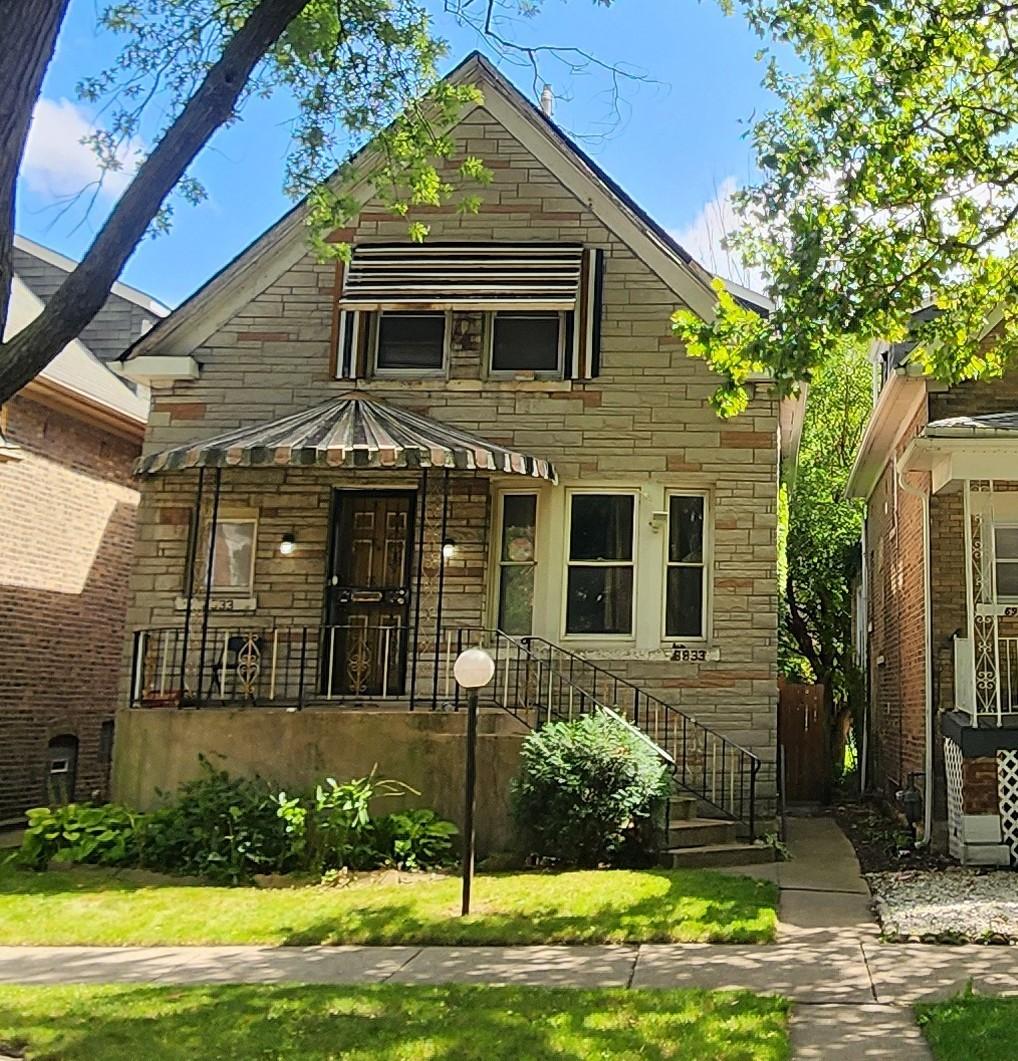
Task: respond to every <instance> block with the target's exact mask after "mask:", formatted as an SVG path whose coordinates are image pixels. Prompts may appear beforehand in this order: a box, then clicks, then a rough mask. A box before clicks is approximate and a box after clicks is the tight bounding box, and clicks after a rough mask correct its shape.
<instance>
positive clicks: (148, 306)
mask: <svg viewBox="0 0 1018 1061" xmlns="http://www.w3.org/2000/svg"><path fill="white" fill-rule="evenodd" d="M14 246H15V247H17V249H18V250H19V251H23V252H24V253H25V254H31V255H32V256H33V257H34V258H38V259H39V260H40V261H43V262H46V264H47V265H52V266H53V267H54V268H55V269H59V270H60V271H61V272H64V273H72V272H74V270H75V269H76V268H77V266H78V263H77V262H76V261H75V260H74V259H73V258H68V257H67V256H66V255H64V254H60V253H59V252H58V251H55V250H53V249H52V248H51V247H44V246H43V245H42V244H41V243H36V242H35V240H31V239H27V238H26V237H25V236H19V235H18V234H17V233H15V234H14ZM110 294H111V295H116V296H117V297H118V298H122V299H124V300H125V301H126V302H133V303H134V305H136V306H140V307H141V308H142V309H144V310H147V311H148V312H149V313H151V314H153V315H154V316H156V317H165V316H167V314H169V312H170V307H169V306H167V305H166V304H165V303H163V302H160V301H159V299H157V298H153V297H152V296H151V295H146V294H145V292H144V291H139V290H138V289H137V288H136V287H131V286H129V285H128V284H122V283H121V282H120V281H119V280H118V281H117V282H116V283H114V285H113V286H112V287H111V288H110Z"/></svg>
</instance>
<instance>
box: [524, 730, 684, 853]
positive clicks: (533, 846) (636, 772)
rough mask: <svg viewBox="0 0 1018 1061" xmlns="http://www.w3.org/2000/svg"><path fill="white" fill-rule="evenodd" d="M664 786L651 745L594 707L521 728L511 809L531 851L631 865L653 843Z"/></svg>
mask: <svg viewBox="0 0 1018 1061" xmlns="http://www.w3.org/2000/svg"><path fill="white" fill-rule="evenodd" d="M667 792H668V776H667V770H666V768H665V765H664V763H663V762H662V761H661V759H660V758H659V757H658V755H657V754H656V753H655V751H654V750H653V748H651V747H650V746H649V745H648V744H647V743H646V742H645V741H644V740H642V739H641V738H640V736H639V734H637V733H634V732H633V731H632V730H631V729H630V728H629V727H628V726H626V725H625V724H624V723H623V722H622V721H620V720H619V719H616V718H613V717H611V716H610V715H606V714H596V715H588V716H585V717H583V718H580V719H576V720H575V721H572V722H554V723H551V724H550V725H548V726H545V727H544V728H543V729H541V730H538V731H537V732H535V733H531V734H528V735H527V737H526V739H525V740H524V742H523V748H522V750H521V754H520V774H519V777H518V778H517V779H516V781H515V782H514V784H513V809H514V814H515V818H516V823H517V826H518V828H519V830H520V832H521V835H522V838H523V840H524V842H525V844H526V845H527V850H528V851H529V853H531V854H533V855H536V856H538V857H540V858H542V859H549V860H553V861H555V862H557V863H560V864H562V865H566V866H584V867H592V866H599V865H606V864H607V865H633V864H635V863H639V862H641V861H646V860H647V859H648V857H649V855H650V853H651V851H652V849H653V846H654V836H653V833H654V829H653V824H654V816H655V814H656V812H657V810H658V809H659V808H660V806H661V802H662V800H663V799H664V798H665V797H666V796H667Z"/></svg>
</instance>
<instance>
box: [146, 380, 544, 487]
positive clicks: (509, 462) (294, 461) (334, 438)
mask: <svg viewBox="0 0 1018 1061" xmlns="http://www.w3.org/2000/svg"><path fill="white" fill-rule="evenodd" d="M307 465H322V466H326V467H330V468H458V469H462V470H465V471H489V472H502V473H505V474H513V475H527V476H531V477H532V478H536V479H547V480H548V481H549V482H556V481H557V480H556V475H555V468H554V466H553V465H552V463H551V462H550V461H548V460H545V459H544V458H542V457H534V456H531V455H530V454H528V453H521V452H519V451H517V450H512V449H507V448H506V447H504V446H500V445H498V444H497V443H495V442H489V441H488V440H487V439H484V438H481V437H479V436H478V435H473V434H471V433H470V432H469V431H464V430H462V429H460V428H457V427H453V426H451V425H450V424H443V423H441V422H439V421H438V420H432V419H431V417H428V416H422V415H421V414H420V413H413V412H411V411H410V410H409V409H399V408H396V407H395V406H391V405H386V404H384V403H383V402H379V401H374V400H373V399H370V398H365V397H363V396H361V395H359V394H347V395H344V396H343V397H341V398H333V399H331V400H330V401H328V402H325V403H323V404H322V405H317V406H315V407H314V408H312V409H307V410H305V411H303V412H299V413H294V414H292V415H291V416H286V417H283V418H282V419H281V420H273V421H270V422H268V423H263V424H256V425H255V426H253V427H242V428H238V429H237V430H235V431H229V432H227V433H226V434H222V435H217V436H216V437H215V438H210V439H206V440H204V441H200V442H193V443H188V444H187V445H184V446H176V447H174V448H173V449H167V450H162V451H161V452H159V453H152V454H149V455H148V456H146V457H142V458H141V459H140V460H139V461H138V462H137V464H136V465H135V473H136V474H137V475H156V474H158V473H160V472H169V471H185V470H187V469H190V468H223V467H232V466H239V467H252V468H256V467H292V466H307Z"/></svg>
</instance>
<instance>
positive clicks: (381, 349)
mask: <svg viewBox="0 0 1018 1061" xmlns="http://www.w3.org/2000/svg"><path fill="white" fill-rule="evenodd" d="M376 318H377V319H376V321H375V369H376V371H379V372H383V373H384V372H396V373H402V372H408V373H413V372H441V371H442V370H443V369H444V367H445V330H446V329H445V323H446V319H445V318H446V315H445V313H401V312H390V311H388V310H383V311H382V312H380V313H378V314H377V315H376Z"/></svg>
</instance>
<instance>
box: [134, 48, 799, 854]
mask: <svg viewBox="0 0 1018 1061" xmlns="http://www.w3.org/2000/svg"><path fill="white" fill-rule="evenodd" d="M450 77H452V78H455V79H457V80H461V81H464V82H468V83H472V84H476V85H478V86H479V87H480V88H481V90H482V92H483V95H484V100H483V103H478V104H476V105H473V106H471V107H469V108H467V109H466V110H465V111H464V112H463V113H462V115H461V116H460V118H459V119H458V121H457V122H456V124H455V126H454V127H453V128H452V129H451V130H449V135H450V137H451V138H452V140H453V142H454V144H455V151H454V152H453V156H452V158H451V159H450V160H449V162H448V167H449V174H450V178H451V179H454V174H455V170H456V168H457V167H458V166H459V164H460V163H461V162H462V159H463V157H464V156H465V155H466V154H468V153H469V154H473V155H478V156H480V157H481V158H482V159H483V160H484V162H485V164H486V165H487V166H489V167H490V169H491V170H492V172H493V174H494V179H493V181H492V182H491V183H490V184H488V185H485V186H483V187H481V188H480V189H479V195H480V198H481V205H480V209H479V211H478V212H477V213H476V214H473V213H462V212H459V211H457V210H456V209H455V207H452V206H450V207H449V208H443V209H431V210H428V211H422V212H421V214H422V217H423V218H424V220H426V222H427V224H428V225H429V226H430V233H429V235H428V238H427V240H426V241H425V242H424V243H423V244H420V245H417V244H412V243H410V242H409V241H408V240H407V236H406V222H405V220H402V219H399V218H395V217H393V216H392V214H390V213H389V212H387V211H386V210H385V209H383V208H382V206H381V204H380V203H379V202H378V201H377V199H376V197H375V196H374V193H373V190H372V188H371V183H370V172H371V161H372V159H371V152H370V149H368V150H367V151H365V152H362V154H361V155H360V156H358V158H357V160H356V163H355V176H354V177H353V178H352V179H351V184H350V186H349V188H348V189H347V190H348V191H349V192H350V194H352V195H353V196H354V197H355V198H356V199H357V201H358V202H359V203H360V204H361V207H360V211H359V213H358V214H357V215H356V216H355V217H353V218H352V219H351V221H350V222H349V225H348V227H347V228H345V229H343V230H342V231H339V232H337V233H335V234H334V236H333V238H334V239H335V240H336V241H342V242H344V243H347V244H349V245H350V246H351V248H352V256H351V258H350V260H349V262H348V263H339V264H336V263H326V264H322V263H320V262H318V261H317V260H316V259H315V258H314V257H313V256H312V255H311V254H310V253H309V251H308V248H307V244H306V233H305V229H304V225H303V211H302V208H301V207H298V208H296V209H295V210H294V211H293V212H291V213H290V214H289V215H287V216H286V217H284V218H283V219H282V220H281V221H280V222H279V223H278V224H277V225H275V226H274V227H273V228H271V229H270V230H269V231H268V232H267V233H265V235H263V236H262V237H261V238H260V239H259V240H257V241H256V242H255V243H254V244H252V246H251V247H249V248H248V250H246V251H245V252H244V253H242V254H241V255H240V256H239V257H238V258H237V259H235V260H234V261H233V262H232V263H231V264H230V265H229V266H227V267H226V268H225V269H224V270H223V271H222V272H221V273H220V274H218V275H217V276H216V277H215V278H214V279H213V280H211V281H210V282H209V283H208V284H207V285H205V287H203V288H202V289H201V290H199V291H198V292H197V293H196V294H195V295H194V296H192V297H191V298H190V299H189V300H188V301H186V302H185V303H184V304H183V305H182V306H181V307H180V308H179V309H178V310H176V311H175V312H174V313H173V314H171V315H170V316H169V317H168V318H166V319H165V320H164V321H162V322H161V323H160V324H159V325H158V326H157V327H156V328H154V329H153V330H152V331H151V332H149V333H148V334H147V335H145V336H144V337H143V338H142V339H141V340H140V341H138V342H137V343H135V345H134V347H133V348H132V350H131V351H130V353H129V354H128V355H127V357H126V358H125V365H124V369H125V371H126V372H127V373H128V374H130V375H131V376H132V377H134V378H136V379H140V380H143V381H145V382H146V383H148V384H150V385H151V386H152V388H153V392H154V401H153V411H152V416H151V419H150V422H149V426H148V430H147V433H146V438H145V446H144V454H145V456H144V458H143V460H142V462H141V464H140V473H141V479H140V487H141V502H140V507H139V521H138V541H137V548H136V555H135V563H134V570H133V575H132V581H131V604H130V610H129V621H128V625H129V628H130V644H129V646H128V650H127V652H126V653H125V665H124V690H123V701H122V703H123V704H125V705H127V704H130V705H131V706H130V707H129V708H128V707H125V708H124V710H123V712H122V716H123V717H122V719H121V721H120V722H119V723H118V726H119V727H120V728H119V729H118V742H117V750H116V778H117V791H118V793H119V794H121V795H122V796H123V798H125V799H131V800H135V801H137V802H140V803H145V802H146V801H150V800H151V799H152V792H153V789H154V786H162V787H164V788H165V787H167V786H168V785H172V784H173V783H175V782H176V781H178V780H180V779H181V778H183V777H185V776H188V775H189V774H190V773H193V771H194V769H195V766H196V755H197V753H198V752H204V753H206V754H209V753H211V752H214V753H217V754H219V755H220V756H221V761H222V762H224V763H225V764H226V765H230V764H231V763H232V764H233V766H234V767H243V768H244V769H248V770H253V771H255V770H256V771H258V772H259V773H261V774H262V775H265V776H271V777H275V778H277V779H280V780H284V781H287V782H288V783H292V782H293V781H295V780H308V779H309V778H310V777H313V776H314V775H315V771H316V770H318V771H321V770H322V769H325V768H326V767H327V768H328V769H329V771H330V772H339V771H340V770H343V769H345V770H348V771H350V772H359V773H363V772H366V771H367V770H369V769H370V768H371V766H372V765H373V764H374V763H378V764H379V769H380V770H382V771H383V772H388V773H390V774H397V776H400V777H402V778H403V779H404V780H407V781H409V782H410V783H412V784H414V785H415V786H416V787H419V788H421V789H422V790H424V792H425V799H426V801H428V802H430V803H431V804H432V805H436V806H439V808H440V809H441V810H442V811H443V813H446V814H448V815H449V816H452V817H458V816H459V799H460V797H459V795H458V792H459V784H460V781H459V779H460V777H461V767H460V766H455V767H454V766H453V765H452V764H453V763H454V762H455V760H454V759H451V758H449V757H448V756H447V755H446V751H448V750H449V749H450V748H458V747H459V744H460V743H461V738H460V739H457V737H456V734H457V733H458V732H459V730H458V729H457V726H458V721H457V719H458V716H457V714H456V711H455V708H456V706H457V705H458V697H457V692H456V688H455V683H454V682H452V679H451V662H452V660H453V659H454V658H455V656H456V654H457V652H458V651H459V650H460V649H461V648H464V647H467V646H468V645H474V644H478V643H481V644H484V645H485V646H486V647H487V648H488V649H489V651H490V652H491V653H492V655H493V656H494V657H495V661H496V675H495V679H494V681H493V682H492V684H491V686H490V687H489V688H488V689H487V690H486V691H485V693H484V697H485V699H484V703H485V705H486V706H487V707H488V708H491V709H492V710H490V711H488V712H487V713H486V714H485V715H484V719H483V721H484V722H485V724H486V725H487V726H488V730H489V732H488V736H490V738H491V741H490V746H489V752H483V749H482V752H483V754H482V765H481V770H482V777H484V776H487V778H488V782H487V783H486V784H482V788H485V789H486V790H488V791H489V792H491V793H493V795H492V796H491V798H492V800H493V801H494V803H493V806H494V805H495V804H497V806H498V808H501V810H500V812H499V813H502V814H503V817H504V808H505V796H506V786H507V783H508V778H509V777H510V776H511V774H512V771H513V768H514V762H515V760H514V755H515V751H516V749H517V748H518V741H519V735H520V733H521V732H522V729H521V727H522V726H525V725H535V724H538V723H540V722H541V721H543V720H547V719H550V718H563V717H570V716H574V715H577V714H582V713H586V712H589V711H591V710H595V709H597V710H601V709H609V710H612V711H615V712H617V713H618V714H620V715H623V716H624V717H625V718H626V719H627V720H629V722H630V723H631V724H633V725H635V726H636V727H637V728H639V729H640V730H641V731H642V732H643V733H644V734H645V736H646V737H647V738H648V739H650V740H652V741H653V742H654V743H655V744H656V746H657V747H658V748H659V749H660V750H661V752H662V754H663V755H664V756H665V757H666V758H667V759H668V761H669V762H670V763H671V764H672V766H673V768H674V770H675V776H676V779H677V783H679V784H683V785H685V786H686V788H687V789H688V790H689V791H691V792H694V793H695V794H697V795H698V796H699V797H700V799H701V802H702V803H706V804H709V805H710V806H711V807H712V808H714V809H715V810H716V812H717V813H718V814H719V815H720V816H722V817H727V818H730V819H733V820H734V821H735V822H737V823H739V825H740V827H741V828H743V829H748V830H749V831H753V830H754V828H755V825H754V822H755V823H759V822H760V821H761V820H763V819H765V818H768V817H773V815H774V813H775V796H776V789H775V786H776V774H775V712H776V700H777V623H778V605H777V598H776V592H777V582H776V580H777V539H776V529H777V497H778V480H779V475H780V470H781V468H780V465H781V461H782V457H783V455H784V457H785V458H786V459H787V458H791V456H792V455H793V453H794V450H795V447H796V444H797V438H798V431H799V426H800V424H801V412H802V408H801V402H791V401H790V402H779V401H778V400H777V399H776V398H775V397H774V396H773V394H772V393H771V389H770V387H769V385H768V383H767V381H766V380H765V379H761V380H760V381H758V382H757V383H755V384H754V385H753V399H752V402H751V405H750V408H749V410H748V411H747V412H746V413H745V415H743V416H742V417H740V418H739V419H738V420H736V421H734V422H732V423H725V422H722V421H721V420H719V419H718V418H717V417H716V415H715V414H714V412H713V411H712V410H711V408H710V406H709V405H708V398H709V397H710V395H711V393H712V392H713V390H714V389H715V386H716V380H715V379H714V378H713V377H712V375H711V373H710V372H709V371H708V370H707V368H706V367H705V366H704V364H703V363H702V362H700V361H696V360H691V359H690V358H688V357H687V356H686V354H685V351H684V350H683V348H682V346H681V345H680V344H679V343H678V342H677V340H676V339H675V338H674V337H673V336H672V333H671V328H670V323H669V317H670V315H671V313H672V312H673V311H674V310H675V309H676V308H677V307H679V306H683V305H685V306H690V307H692V308H693V309H695V310H696V311H697V312H699V313H701V314H704V315H709V314H711V313H712V312H713V305H714V299H715V296H714V293H713V291H712V289H711V287H710V281H711V279H712V278H711V276H710V275H709V274H708V273H706V272H705V271H704V270H703V269H702V268H701V267H700V266H699V265H698V264H697V263H696V262H695V261H693V259H692V258H691V257H690V256H689V255H688V254H687V253H686V252H685V251H683V250H682V248H681V247H679V246H677V245H676V244H675V242H674V241H673V240H672V239H671V237H669V236H668V235H667V233H665V232H664V231H663V230H662V229H661V228H660V226H658V225H657V224H656V223H654V222H653V221H652V220H651V219H650V218H648V217H647V216H646V214H644V212H643V211H641V210H640V209H639V207H637V206H636V204H635V203H633V202H632V200H630V199H629V198H628V196H626V194H625V193H624V192H623V191H622V190H621V189H620V188H619V187H618V186H617V185H616V184H615V183H614V182H613V181H611V180H610V178H608V177H607V175H606V174H604V173H603V172H602V171H601V170H600V168H599V167H597V166H596V165H595V164H594V163H593V161H592V160H590V159H589V158H587V157H586V156H585V155H584V154H583V153H582V152H581V151H580V150H579V149H578V148H577V147H576V146H575V145H574V144H573V143H572V142H571V141H569V140H568V138H566V137H565V136H564V134H563V133H562V132H561V131H560V130H559V129H558V128H557V127H556V125H555V124H554V123H553V122H552V121H551V120H550V119H549V117H548V116H546V115H545V114H543V113H542V112H541V110H540V109H538V108H536V107H534V106H533V105H532V104H531V103H529V102H528V101H527V100H526V99H525V98H524V97H523V96H522V95H521V94H520V93H519V92H518V91H517V90H516V89H515V88H514V87H513V86H512V85H510V84H509V83H508V82H507V81H506V80H505V79H504V78H503V77H502V76H501V75H500V74H499V73H498V72H497V71H495V70H494V69H493V68H492V67H491V66H490V65H489V64H488V63H487V62H486V61H485V60H484V59H482V58H481V57H480V56H477V55H473V56H471V57H470V58H469V59H468V60H466V61H465V62H464V63H463V64H462V65H461V66H460V67H458V68H457V70H456V71H454V72H453V74H451V75H450ZM742 294H743V295H747V293H745V292H743V293H742ZM747 297H748V295H747ZM181 706H184V707H202V708H206V709H207V708H211V707H214V708H216V710H214V711H212V710H176V708H179V707H181ZM341 707H342V708H346V709H347V710H342V711H341V710H337V708H341ZM171 708H172V709H173V710H168V709H171ZM495 708H497V709H498V710H497V711H496V710H494V709H495ZM354 709H356V710H354ZM499 737H501V738H502V743H501V744H499V743H498V740H499ZM415 742H416V743H415ZM496 746H497V747H496ZM499 749H500V750H499ZM506 749H509V750H508V751H506ZM450 754H451V753H450ZM485 755H488V758H487V759H485V758H484V756H485ZM337 763H339V764H342V765H336V764H337ZM435 764H439V765H438V766H437V767H436V766H435ZM442 764H445V765H442ZM485 764H487V765H485ZM485 770H487V771H488V773H487V775H485V774H484V771H485ZM436 786H439V787H443V788H449V789H450V790H449V791H448V792H444V793H436ZM493 813H494V811H493ZM482 817H483V815H482ZM483 828H484V827H483V825H482V831H483ZM490 832H491V835H490V836H489V837H488V841H489V846H491V845H493V844H496V843H497V842H498V841H497V837H501V835H502V834H501V833H499V831H498V827H496V826H494V825H491V830H490ZM484 843H485V840H484V838H483V837H482V839H481V844H482V847H483V846H484Z"/></svg>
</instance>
